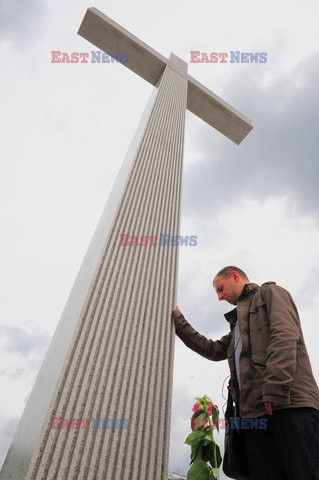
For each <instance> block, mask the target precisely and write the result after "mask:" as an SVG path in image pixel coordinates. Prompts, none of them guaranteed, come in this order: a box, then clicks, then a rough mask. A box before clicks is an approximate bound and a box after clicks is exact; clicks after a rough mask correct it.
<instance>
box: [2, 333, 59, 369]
mask: <svg viewBox="0 0 319 480" xmlns="http://www.w3.org/2000/svg"><path fill="white" fill-rule="evenodd" d="M0 339H1V341H2V345H3V346H2V348H3V349H4V350H6V351H8V352H10V353H19V354H20V355H22V356H24V357H28V356H29V355H31V354H32V353H37V354H38V353H40V352H42V351H43V349H45V348H46V347H47V345H48V343H49V339H50V335H49V334H48V332H47V331H45V330H43V329H41V328H37V330H33V331H32V332H31V333H29V332H27V331H25V330H23V329H22V328H21V327H17V326H15V325H0ZM16 373H17V372H16Z"/></svg>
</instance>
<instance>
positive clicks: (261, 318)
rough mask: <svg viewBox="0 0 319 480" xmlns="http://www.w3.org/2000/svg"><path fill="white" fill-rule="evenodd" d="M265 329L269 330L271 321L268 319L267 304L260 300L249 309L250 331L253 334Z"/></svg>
mask: <svg viewBox="0 0 319 480" xmlns="http://www.w3.org/2000/svg"><path fill="white" fill-rule="evenodd" d="M264 328H269V321H268V317H267V311H266V305H265V302H264V301H263V300H262V299H260V300H259V302H256V303H255V304H254V305H251V306H250V309H249V330H250V331H251V332H258V331H259V330H262V329H264Z"/></svg>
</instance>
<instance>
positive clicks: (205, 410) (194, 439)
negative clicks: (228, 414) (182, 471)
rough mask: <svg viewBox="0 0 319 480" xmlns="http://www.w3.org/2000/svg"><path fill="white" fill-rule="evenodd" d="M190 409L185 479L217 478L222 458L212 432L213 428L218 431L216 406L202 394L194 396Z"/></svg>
mask: <svg viewBox="0 0 319 480" xmlns="http://www.w3.org/2000/svg"><path fill="white" fill-rule="evenodd" d="M192 410H193V412H194V413H193V415H192V417H191V429H192V433H190V434H189V435H188V436H187V438H186V440H185V443H186V444H187V445H190V447H191V461H190V465H191V467H190V469H189V470H188V472H187V480H219V467H220V464H221V462H222V458H221V455H220V450H219V446H218V445H217V444H216V443H215V440H214V432H213V430H214V428H216V429H217V430H218V431H219V410H218V407H217V405H214V404H213V402H212V401H211V399H210V398H209V397H208V396H207V395H204V396H203V397H198V398H196V402H195V404H194V405H193V409H192Z"/></svg>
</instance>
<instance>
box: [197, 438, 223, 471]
mask: <svg viewBox="0 0 319 480" xmlns="http://www.w3.org/2000/svg"><path fill="white" fill-rule="evenodd" d="M214 447H215V448H216V461H215V456H214ZM202 458H203V460H204V461H205V462H209V463H210V464H211V466H212V467H213V468H219V467H220V464H221V463H222V457H221V454H220V450H219V446H218V445H217V444H216V443H214V444H213V443H210V444H209V445H205V446H204V447H203V448H202Z"/></svg>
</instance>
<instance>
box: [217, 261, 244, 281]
mask: <svg viewBox="0 0 319 480" xmlns="http://www.w3.org/2000/svg"><path fill="white" fill-rule="evenodd" d="M234 271H235V272H237V273H238V274H239V275H240V276H241V277H243V278H244V279H245V280H248V277H247V275H246V273H245V272H244V271H243V270H242V269H241V268H238V267H235V266H234V265H228V266H227V267H224V268H222V269H221V270H219V272H218V273H216V275H215V277H214V279H213V283H214V282H215V280H216V278H217V277H223V278H229V277H230V275H231V272H234Z"/></svg>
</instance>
